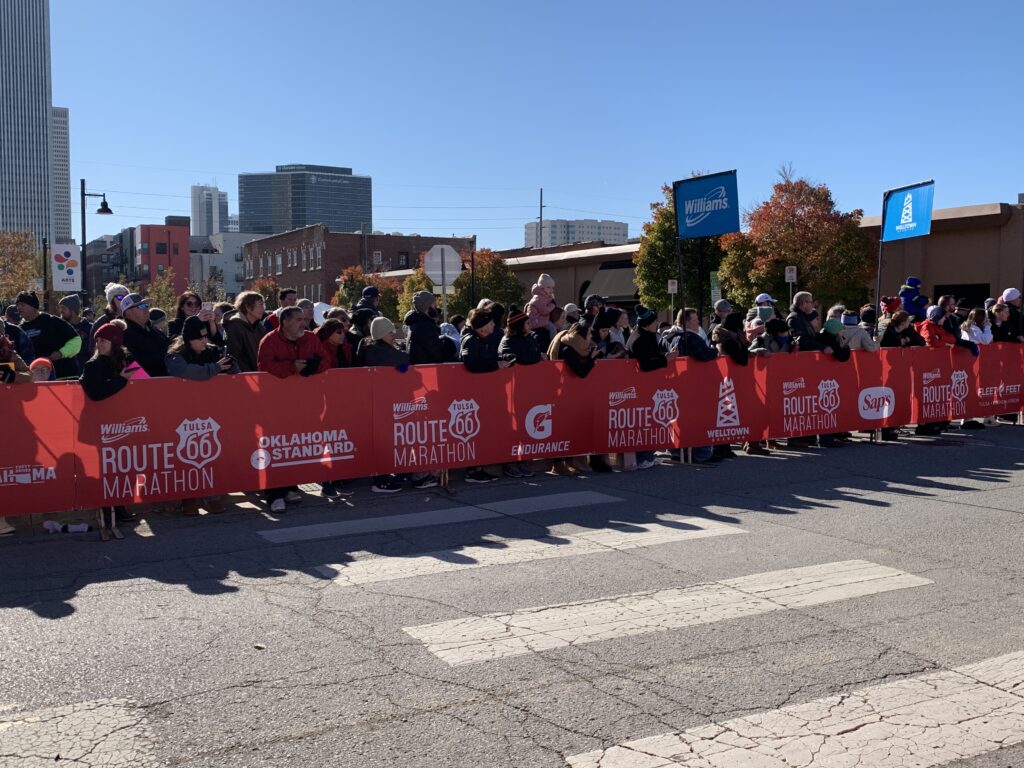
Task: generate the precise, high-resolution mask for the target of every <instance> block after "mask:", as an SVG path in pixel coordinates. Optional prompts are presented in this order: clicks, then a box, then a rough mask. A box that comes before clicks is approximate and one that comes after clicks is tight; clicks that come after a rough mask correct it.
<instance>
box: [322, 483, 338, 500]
mask: <svg viewBox="0 0 1024 768" xmlns="http://www.w3.org/2000/svg"><path fill="white" fill-rule="evenodd" d="M320 495H321V496H323V497H324V498H325V499H333V498H336V497H337V496H338V491H337V489H336V488H335V487H334V483H320Z"/></svg>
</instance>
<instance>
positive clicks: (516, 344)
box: [498, 333, 541, 365]
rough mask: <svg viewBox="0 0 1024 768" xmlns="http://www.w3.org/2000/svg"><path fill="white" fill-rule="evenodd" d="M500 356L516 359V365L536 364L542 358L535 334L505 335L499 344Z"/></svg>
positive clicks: (501, 357) (504, 358)
mask: <svg viewBox="0 0 1024 768" xmlns="http://www.w3.org/2000/svg"><path fill="white" fill-rule="evenodd" d="M498 358H499V359H501V360H515V362H516V365H535V364H536V363H539V362H540V360H541V357H540V350H539V349H538V348H537V343H536V341H535V340H534V337H533V334H532V333H528V334H526V335H525V336H523V335H521V334H520V335H516V336H505V337H503V338H502V340H501V343H500V344H498Z"/></svg>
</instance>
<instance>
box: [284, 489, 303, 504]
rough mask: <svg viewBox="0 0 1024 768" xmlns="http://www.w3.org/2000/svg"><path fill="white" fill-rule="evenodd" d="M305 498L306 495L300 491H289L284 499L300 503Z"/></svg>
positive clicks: (290, 502) (291, 502)
mask: <svg viewBox="0 0 1024 768" xmlns="http://www.w3.org/2000/svg"><path fill="white" fill-rule="evenodd" d="M303 498H305V497H304V496H303V495H302V494H301V493H299V492H298V491H288V493H287V494H286V495H285V497H284V500H285V501H287V502H288V503H289V504H298V503H299V502H300V501H302V499H303Z"/></svg>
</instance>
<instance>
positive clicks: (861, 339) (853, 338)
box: [839, 310, 878, 352]
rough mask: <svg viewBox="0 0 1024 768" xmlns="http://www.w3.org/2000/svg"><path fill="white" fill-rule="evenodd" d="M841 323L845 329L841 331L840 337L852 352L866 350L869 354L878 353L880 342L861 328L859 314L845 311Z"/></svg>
mask: <svg viewBox="0 0 1024 768" xmlns="http://www.w3.org/2000/svg"><path fill="white" fill-rule="evenodd" d="M840 321H841V322H842V324H843V327H842V329H841V330H840V331H839V336H840V338H841V339H842V340H843V343H844V344H845V345H846V346H847V347H848V348H849V349H850V350H851V351H852V350H856V349H864V350H867V351H868V352H877V351H878V342H877V341H875V340H874V339H873V338H871V334H869V333H868V332H867V331H866V330H865V329H864V328H863V326H861V324H860V315H859V314H858V313H857V312H853V311H852V310H845V311H844V312H843V314H842V317H841V318H840Z"/></svg>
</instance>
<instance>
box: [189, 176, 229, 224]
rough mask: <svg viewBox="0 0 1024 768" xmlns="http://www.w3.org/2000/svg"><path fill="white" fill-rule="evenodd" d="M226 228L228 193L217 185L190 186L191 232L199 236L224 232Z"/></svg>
mask: <svg viewBox="0 0 1024 768" xmlns="http://www.w3.org/2000/svg"><path fill="white" fill-rule="evenodd" d="M227 228H228V193H227V192H221V191H220V190H219V189H218V188H217V187H210V186H201V185H199V186H197V185H194V186H193V187H192V234H193V235H196V236H197V237H199V236H205V235H215V234H217V233H218V232H226V231H227Z"/></svg>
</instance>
